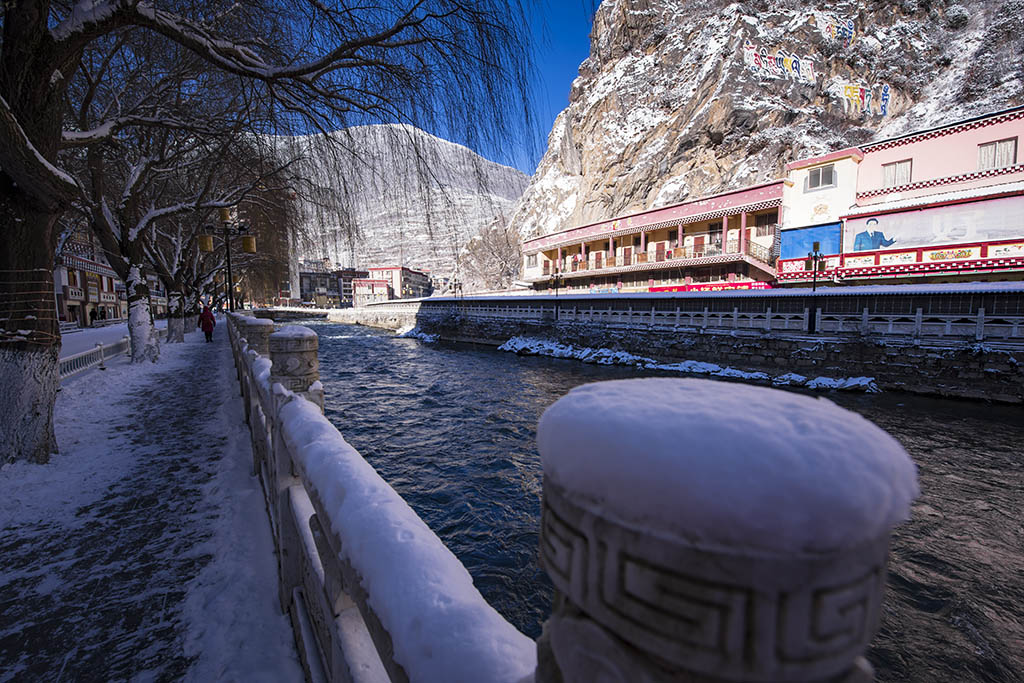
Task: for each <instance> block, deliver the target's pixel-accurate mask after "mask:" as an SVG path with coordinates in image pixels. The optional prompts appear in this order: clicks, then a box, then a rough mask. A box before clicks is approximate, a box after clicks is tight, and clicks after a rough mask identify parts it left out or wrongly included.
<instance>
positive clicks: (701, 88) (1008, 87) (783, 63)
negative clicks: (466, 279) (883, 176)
mask: <svg viewBox="0 0 1024 683" xmlns="http://www.w3.org/2000/svg"><path fill="white" fill-rule="evenodd" d="M1022 54H1024V1H1022V0H985V1H981V0H973V1H971V2H967V1H966V0H962V2H960V3H959V4H957V3H955V2H948V1H946V0H903V1H902V2H882V1H879V0H860V1H859V2H853V1H849V0H838V1H836V2H830V3H824V2H814V3H803V2H797V1H796V0H750V1H748V2H734V3H724V2H721V1H717V0H706V1H704V2H696V1H694V0H605V2H603V3H601V5H600V7H599V8H598V11H597V13H596V16H595V18H594V28H593V31H592V34H591V53H590V57H589V58H588V59H587V60H586V61H584V62H583V64H582V65H581V66H580V75H579V77H578V78H577V79H576V80H575V81H574V82H573V84H572V89H571V91H570V93H569V102H570V104H569V106H568V108H567V109H565V110H564V111H563V112H562V113H561V114H560V115H559V116H558V118H557V119H556V121H555V124H554V127H553V128H552V130H551V133H550V135H549V137H548V150H547V153H546V154H545V156H544V158H543V159H542V160H541V163H540V165H539V167H538V169H537V172H536V174H535V175H534V177H533V179H532V181H531V183H530V186H529V187H528V188H527V190H526V192H525V194H524V195H523V198H522V200H521V201H520V203H519V204H518V206H517V209H516V212H515V214H514V215H513V217H512V225H513V226H514V227H515V228H516V229H518V231H519V232H520V233H521V234H522V235H523V237H525V238H530V237H534V236H537V235H541V234H546V233H550V232H555V231H558V230H562V229H565V228H569V227H572V226H574V225H580V224H586V223H589V222H592V221H596V220H602V219H606V218H608V217H611V216H615V215H620V214H623V213H627V212H631V211H635V210H639V209H645V208H653V207H657V206H663V205H666V204H673V203H677V202H680V201H684V200H685V199H686V198H687V197H698V196H701V195H705V194H709V193H714V192H717V191H722V190H726V189H730V188H735V187H741V186H744V185H748V184H752V183H756V182H760V181H765V180H770V179H772V178H775V177H779V176H780V175H781V174H782V172H783V168H784V165H785V164H786V162H788V161H791V160H793V159H798V158H803V157H808V156H812V155H815V154H819V153H822V152H825V151H828V150H832V149H839V148H842V147H846V146H849V145H853V144H857V143H863V142H866V141H868V140H871V139H877V138H881V137H887V136H890V135H896V134H900V133H903V132H907V131H911V130H915V129H920V128H925V127H929V126H932V125H938V124H941V123H943V122H946V121H949V120H955V119H958V118H964V117H968V116H971V115H975V114H981V113H986V112H990V111H996V110H999V109H1003V108H1006V107H1009V106H1012V105H1014V104H1019V103H1020V102H1022V101H1024V60H1022V58H1021V55H1022Z"/></svg>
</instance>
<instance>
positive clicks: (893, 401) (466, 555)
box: [311, 323, 1024, 683]
mask: <svg viewBox="0 0 1024 683" xmlns="http://www.w3.org/2000/svg"><path fill="white" fill-rule="evenodd" d="M311 327H312V328H313V329H315V330H316V331H317V332H318V334H319V335H320V361H321V364H320V372H321V379H322V381H323V384H324V389H325V392H326V404H327V409H326V414H327V417H328V418H329V419H330V420H331V421H332V422H333V423H334V424H335V425H336V426H337V427H338V429H339V430H340V431H341V432H342V434H343V435H344V436H345V438H346V439H347V440H348V441H349V443H351V444H352V445H353V446H354V447H355V448H356V449H357V450H358V451H359V452H360V453H361V454H362V455H363V457H365V458H366V459H367V460H368V461H369V462H370V463H371V464H372V465H373V466H374V467H375V468H376V469H377V471H378V472H380V474H381V475H382V476H383V477H384V478H385V479H386V480H387V481H388V482H389V483H390V484H391V485H392V486H393V487H394V488H395V489H396V490H397V491H398V493H399V494H401V495H402V496H403V497H404V498H405V500H406V501H408V503H409V504H410V505H411V506H412V508H413V509H414V510H416V512H417V513H418V514H419V515H420V516H421V517H422V518H423V519H424V521H425V522H426V523H427V524H428V525H429V526H430V527H431V528H432V529H433V530H434V532H435V533H437V534H438V536H440V537H441V539H442V540H443V541H444V542H445V543H446V544H447V545H448V547H449V548H450V549H451V550H452V551H453V552H454V553H455V554H456V555H457V556H458V558H459V559H460V560H461V561H462V562H463V564H465V565H466V568H467V569H468V570H469V572H470V574H471V575H472V576H473V580H474V582H475V583H476V585H477V587H478V588H479V589H480V592H481V593H483V595H484V597H485V598H487V600H488V601H489V602H490V603H491V604H492V605H493V606H494V607H495V608H496V609H497V610H498V611H499V612H501V613H502V614H503V615H504V616H505V618H506V619H508V620H509V621H511V622H512V623H513V624H515V625H516V626H517V627H518V628H519V629H520V630H522V631H523V632H524V633H526V634H527V635H529V636H531V637H536V636H537V635H538V634H539V633H540V625H541V623H542V622H543V620H544V618H545V616H546V614H547V612H548V610H549V607H550V598H551V584H550V582H549V581H548V580H547V577H546V576H545V575H544V573H543V571H541V570H540V569H539V567H538V566H537V542H538V528H539V514H540V494H541V469H540V461H539V456H538V455H537V451H536V446H535V436H536V433H535V428H536V424H537V419H538V418H539V417H540V415H541V413H542V412H543V411H544V409H545V408H546V407H547V406H549V405H550V404H551V403H553V402H554V401H555V400H557V399H558V398H559V397H561V396H563V395H564V394H565V393H566V392H568V391H569V390H570V389H572V388H573V387H575V386H577V385H580V384H584V383H586V382H594V381H599V380H609V379H621V378H627V377H637V376H651V375H655V374H658V373H651V372H644V371H638V370H636V369H633V368H625V367H608V366H595V365H586V364H583V363H581V362H579V361H575V360H559V359H551V358H541V357H520V356H516V355H514V354H510V353H504V352H499V351H496V350H494V349H492V348H487V347H479V346H471V345H464V344H445V343H439V344H424V343H422V342H420V341H418V340H416V339H398V338H395V337H394V336H393V335H392V334H391V333H389V332H386V331H382V330H374V329H370V328H366V327H358V326H353V325H342V324H332V323H320V324H318V323H314V324H312V325H311ZM830 398H832V400H834V401H836V402H837V403H839V404H841V405H843V406H844V407H846V408H849V409H850V410H853V411H856V412H858V413H860V414H862V415H864V416H865V417H867V418H868V419H870V420H872V421H873V422H875V423H876V424H878V425H879V426H880V427H882V428H883V429H885V430H887V431H888V432H889V433H891V434H892V435H893V436H895V437H896V438H897V439H899V440H900V442H901V443H902V444H903V445H904V447H905V448H906V449H907V451H908V452H909V453H910V455H911V456H912V457H913V459H914V461H915V462H916V463H917V466H918V470H919V477H920V483H921V489H922V495H921V497H920V498H919V499H918V501H917V503H916V504H915V507H914V512H913V518H912V520H911V521H910V522H908V523H905V524H903V525H902V526H900V527H898V528H897V530H896V532H895V534H894V537H893V543H892V556H891V559H890V566H889V572H890V575H889V592H888V594H887V597H886V602H885V607H884V613H883V617H882V627H881V629H880V631H879V633H878V635H877V636H876V638H875V640H874V642H873V643H872V646H871V648H870V650H869V652H868V659H869V660H870V661H871V662H872V664H873V665H874V666H875V669H876V678H877V680H879V681H922V682H928V683H932V682H938V681H950V682H960V681H964V682H967V681H999V682H1003V681H1024V505H1022V502H1024V410H1022V409H1021V408H1019V407H1003V406H988V405H984V404H980V403H969V402H961V401H948V400H933V399H926V398H919V397H912V396H903V395H896V394H876V395H848V394H834V395H832V396H830Z"/></svg>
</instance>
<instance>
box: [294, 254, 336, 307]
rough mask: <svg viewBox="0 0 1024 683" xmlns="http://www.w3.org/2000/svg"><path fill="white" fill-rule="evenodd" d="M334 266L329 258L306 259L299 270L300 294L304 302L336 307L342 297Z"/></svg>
mask: <svg viewBox="0 0 1024 683" xmlns="http://www.w3.org/2000/svg"><path fill="white" fill-rule="evenodd" d="M333 271H334V266H333V264H332V263H331V262H330V261H329V260H328V259H323V260H319V261H318V260H306V261H303V262H302V265H301V270H300V271H299V295H300V296H301V298H302V303H304V304H312V305H314V306H317V307H319V308H336V307H337V306H338V304H339V301H340V297H339V294H338V279H337V278H336V277H335V276H334V273H333Z"/></svg>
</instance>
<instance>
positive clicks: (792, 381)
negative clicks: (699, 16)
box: [498, 337, 879, 393]
mask: <svg viewBox="0 0 1024 683" xmlns="http://www.w3.org/2000/svg"><path fill="white" fill-rule="evenodd" d="M498 350H499V351H511V352H512V353H517V354H519V355H523V356H550V357H552V358H573V359H575V360H581V361H583V362H584V363H596V364H597V365H631V366H634V367H637V368H641V369H644V370H663V371H667V372H681V373H687V374H692V375H704V376H706V377H722V378H728V379H742V380H747V381H752V382H771V383H772V384H773V385H775V386H794V387H806V388H808V389H839V390H848V391H864V392H867V393H876V392H878V391H879V389H878V386H877V385H876V384H875V379H874V378H873V377H842V378H835V377H814V378H810V379H809V378H807V377H804V376H803V375H797V374H795V373H786V374H784V375H779V376H777V377H772V376H771V375H769V374H768V373H766V372H747V371H744V370H737V369H736V368H730V367H722V366H720V365H716V364H714V363H707V362H703V361H695V360H684V361H680V362H678V363H663V362H661V361H657V360H654V359H652V358H646V357H644V356H637V355H634V354H632V353H627V352H626V351H613V350H611V349H605V348H599V349H595V348H591V347H589V346H573V345H572V344H559V343H557V342H552V341H548V340H546V339H534V338H532V337H512V338H511V339H509V340H508V341H507V342H505V343H504V344H502V345H501V346H499V347H498Z"/></svg>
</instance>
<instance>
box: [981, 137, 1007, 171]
mask: <svg viewBox="0 0 1024 683" xmlns="http://www.w3.org/2000/svg"><path fill="white" fill-rule="evenodd" d="M1016 163H1017V138H1010V139H1009V140H998V141H996V142H987V143H985V144H984V145H978V170H979V171H987V170H989V169H991V168H1006V167H1007V166H1013V165H1014V164H1016Z"/></svg>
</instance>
